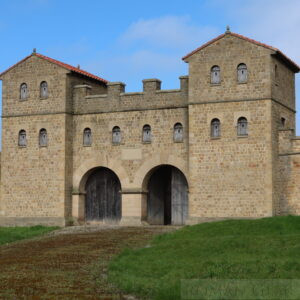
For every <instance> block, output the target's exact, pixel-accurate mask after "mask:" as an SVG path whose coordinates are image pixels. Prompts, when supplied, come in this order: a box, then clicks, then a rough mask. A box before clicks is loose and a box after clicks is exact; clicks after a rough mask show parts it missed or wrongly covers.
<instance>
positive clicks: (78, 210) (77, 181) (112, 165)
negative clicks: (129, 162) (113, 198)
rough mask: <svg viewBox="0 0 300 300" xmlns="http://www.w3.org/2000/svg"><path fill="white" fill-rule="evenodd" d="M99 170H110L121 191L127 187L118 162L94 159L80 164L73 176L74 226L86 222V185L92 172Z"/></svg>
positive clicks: (104, 158) (123, 172) (124, 175)
mask: <svg viewBox="0 0 300 300" xmlns="http://www.w3.org/2000/svg"><path fill="white" fill-rule="evenodd" d="M100 168H107V169H110V170H111V171H112V172H113V173H114V174H115V175H116V176H117V178H118V179H119V181H120V185H121V187H122V189H123V188H124V187H126V186H127V185H128V180H129V179H128V176H127V173H126V171H125V169H124V168H123V167H122V165H121V161H120V160H115V159H111V158H109V157H105V156H104V157H101V158H100V157H95V158H93V159H90V160H87V161H85V162H84V163H82V164H81V165H80V166H79V167H78V168H77V169H76V170H75V171H74V174H73V191H72V217H73V218H74V222H75V224H78V223H79V224H83V223H84V222H85V221H86V214H85V210H86V201H85V200H86V184H87V181H88V179H89V177H90V175H91V174H93V172H95V171H96V170H98V169H100Z"/></svg>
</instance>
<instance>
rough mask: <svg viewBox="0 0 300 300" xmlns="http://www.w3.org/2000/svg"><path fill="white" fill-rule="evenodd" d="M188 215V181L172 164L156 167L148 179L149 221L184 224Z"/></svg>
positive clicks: (161, 223)
mask: <svg viewBox="0 0 300 300" xmlns="http://www.w3.org/2000/svg"><path fill="white" fill-rule="evenodd" d="M187 216H188V183H187V180H186V178H185V176H184V174H183V173H182V172H181V171H180V170H179V169H177V168H175V167H173V166H170V165H163V166H160V167H158V168H156V169H155V170H154V171H153V173H152V175H151V177H150V178H149V181H148V199H147V221H148V223H150V224H159V225H170V224H172V225H183V224H185V221H186V218H187Z"/></svg>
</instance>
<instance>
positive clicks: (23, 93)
mask: <svg viewBox="0 0 300 300" xmlns="http://www.w3.org/2000/svg"><path fill="white" fill-rule="evenodd" d="M27 97H28V88H27V84H26V83H22V84H21V87H20V99H21V100H26V99H27Z"/></svg>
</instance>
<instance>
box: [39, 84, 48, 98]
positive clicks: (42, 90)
mask: <svg viewBox="0 0 300 300" xmlns="http://www.w3.org/2000/svg"><path fill="white" fill-rule="evenodd" d="M40 96H41V98H48V83H47V82H46V81H42V82H41V86H40Z"/></svg>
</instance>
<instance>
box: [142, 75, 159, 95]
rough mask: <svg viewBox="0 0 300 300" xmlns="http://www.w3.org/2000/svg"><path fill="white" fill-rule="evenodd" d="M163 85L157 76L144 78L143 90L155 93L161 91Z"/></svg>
mask: <svg viewBox="0 0 300 300" xmlns="http://www.w3.org/2000/svg"><path fill="white" fill-rule="evenodd" d="M160 87H161V81H160V80H159V79H156V78H152V79H144V80H143V91H144V93H153V92H155V91H159V90H160Z"/></svg>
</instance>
